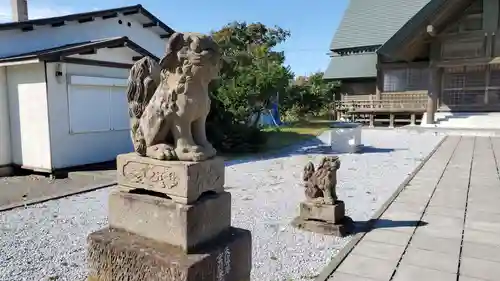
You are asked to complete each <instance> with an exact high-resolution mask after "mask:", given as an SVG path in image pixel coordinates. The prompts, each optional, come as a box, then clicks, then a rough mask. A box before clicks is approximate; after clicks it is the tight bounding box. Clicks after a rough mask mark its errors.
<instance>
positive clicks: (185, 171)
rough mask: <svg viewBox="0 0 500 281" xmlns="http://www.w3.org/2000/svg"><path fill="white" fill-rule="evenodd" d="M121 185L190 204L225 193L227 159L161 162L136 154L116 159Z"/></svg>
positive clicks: (122, 155) (120, 156)
mask: <svg viewBox="0 0 500 281" xmlns="http://www.w3.org/2000/svg"><path fill="white" fill-rule="evenodd" d="M116 161H117V163H116V172H117V178H118V184H119V185H120V186H121V187H122V188H126V189H137V188H139V189H147V190H151V191H155V192H161V193H164V194H166V195H168V196H169V197H170V198H172V199H173V200H174V201H176V202H179V203H183V204H189V203H192V202H194V201H196V200H197V199H198V197H200V195H201V194H202V193H204V192H207V191H215V192H222V191H223V190H224V168H225V166H224V160H223V159H222V158H218V157H216V158H213V159H209V160H206V161H202V162H185V161H161V160H156V159H151V158H148V157H141V156H139V155H138V154H136V153H129V154H121V155H118V157H117V160H116Z"/></svg>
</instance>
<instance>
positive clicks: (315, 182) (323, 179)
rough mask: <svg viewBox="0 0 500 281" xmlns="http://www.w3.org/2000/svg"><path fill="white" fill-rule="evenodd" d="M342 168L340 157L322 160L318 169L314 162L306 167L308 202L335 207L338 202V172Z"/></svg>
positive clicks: (305, 181)
mask: <svg viewBox="0 0 500 281" xmlns="http://www.w3.org/2000/svg"><path fill="white" fill-rule="evenodd" d="M339 168H340V159H339V157H338V156H327V157H324V158H323V159H321V162H320V163H319V165H318V167H317V169H315V168H314V164H313V163H312V162H309V163H307V165H306V166H305V167H304V175H303V181H304V187H305V195H306V198H307V200H308V201H311V202H316V203H321V204H330V205H333V204H335V202H336V201H337V193H336V185H337V170H338V169H339Z"/></svg>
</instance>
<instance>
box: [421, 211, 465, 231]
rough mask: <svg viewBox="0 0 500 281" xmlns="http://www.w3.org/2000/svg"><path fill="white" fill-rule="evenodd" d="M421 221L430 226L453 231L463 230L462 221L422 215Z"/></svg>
mask: <svg viewBox="0 0 500 281" xmlns="http://www.w3.org/2000/svg"><path fill="white" fill-rule="evenodd" d="M422 221H425V222H427V223H428V224H431V225H437V226H440V227H449V228H454V229H460V230H463V224H464V222H463V219H458V218H451V217H446V216H440V215H432V214H424V216H423V217H422Z"/></svg>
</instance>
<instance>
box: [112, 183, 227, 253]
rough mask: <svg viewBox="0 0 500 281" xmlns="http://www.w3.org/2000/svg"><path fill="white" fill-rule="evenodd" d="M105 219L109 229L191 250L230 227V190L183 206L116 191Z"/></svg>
mask: <svg viewBox="0 0 500 281" xmlns="http://www.w3.org/2000/svg"><path fill="white" fill-rule="evenodd" d="M108 222H109V226H110V227H112V228H120V229H123V230H126V231H128V232H131V233H135V234H137V235H141V236H144V237H146V238H151V239H155V240H157V241H159V242H165V243H168V244H171V245H174V246H179V247H181V248H182V249H183V250H184V251H186V252H191V251H192V250H193V249H194V247H195V246H197V245H199V244H201V243H203V242H205V241H208V240H210V239H212V238H214V237H215V236H217V235H218V234H219V233H221V232H222V231H224V230H226V229H228V228H229V227H230V226H231V193H229V192H221V193H216V194H209V195H206V196H202V198H200V199H199V201H198V202H197V203H196V204H193V205H184V204H180V203H177V202H175V201H173V200H171V199H166V198H161V197H156V196H151V195H145V194H134V193H129V192H124V191H122V190H115V191H112V192H111V194H110V195H109V216H108Z"/></svg>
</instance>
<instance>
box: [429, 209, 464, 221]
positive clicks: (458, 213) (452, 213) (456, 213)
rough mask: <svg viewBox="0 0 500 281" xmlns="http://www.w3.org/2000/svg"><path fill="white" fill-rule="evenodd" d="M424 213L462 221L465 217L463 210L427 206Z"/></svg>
mask: <svg viewBox="0 0 500 281" xmlns="http://www.w3.org/2000/svg"><path fill="white" fill-rule="evenodd" d="M425 213H426V214H429V215H439V216H444V217H450V218H457V219H462V220H463V219H464V216H465V209H464V210H460V209H453V208H447V207H441V206H428V207H427V209H426V210H425Z"/></svg>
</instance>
